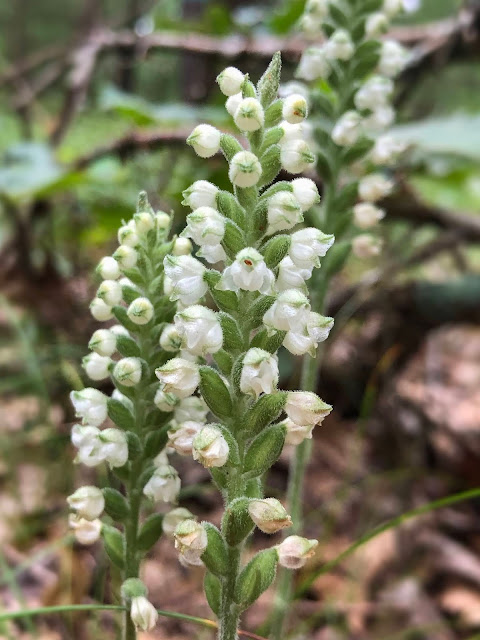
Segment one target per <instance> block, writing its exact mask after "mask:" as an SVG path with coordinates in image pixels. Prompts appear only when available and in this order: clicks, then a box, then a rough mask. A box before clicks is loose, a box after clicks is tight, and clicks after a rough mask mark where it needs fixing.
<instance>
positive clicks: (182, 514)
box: [162, 507, 195, 536]
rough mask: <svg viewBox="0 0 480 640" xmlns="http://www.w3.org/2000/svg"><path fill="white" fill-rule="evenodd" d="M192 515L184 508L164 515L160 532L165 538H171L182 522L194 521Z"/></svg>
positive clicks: (178, 508)
mask: <svg viewBox="0 0 480 640" xmlns="http://www.w3.org/2000/svg"><path fill="white" fill-rule="evenodd" d="M194 519H195V518H194V515H193V513H191V512H190V511H189V510H188V509H185V508H184V507H177V508H176V509H172V510H171V511H169V512H168V513H166V514H165V516H164V518H163V521H162V530H163V533H165V534H166V535H167V536H173V534H174V532H175V529H176V528H177V527H178V525H179V524H180V523H181V522H183V521H184V520H194Z"/></svg>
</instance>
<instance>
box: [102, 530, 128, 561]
mask: <svg viewBox="0 0 480 640" xmlns="http://www.w3.org/2000/svg"><path fill="white" fill-rule="evenodd" d="M102 537H103V543H104V545H105V551H106V553H107V555H108V557H109V558H110V560H111V561H112V562H113V564H114V565H115V566H116V567H118V568H119V569H123V568H124V545H125V539H124V537H123V535H122V534H121V533H120V531H119V530H118V529H116V528H115V527H111V526H110V525H108V524H104V525H102Z"/></svg>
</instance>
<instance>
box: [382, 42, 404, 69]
mask: <svg viewBox="0 0 480 640" xmlns="http://www.w3.org/2000/svg"><path fill="white" fill-rule="evenodd" d="M408 57H409V55H408V52H407V50H406V49H405V48H404V47H402V45H401V44H399V43H398V42H396V41H395V40H385V41H384V42H383V43H382V48H381V50H380V62H379V63H378V70H379V72H380V73H381V74H382V75H384V76H387V77H389V78H395V76H397V75H398V74H399V73H400V71H403V69H404V68H405V66H406V64H407V62H408Z"/></svg>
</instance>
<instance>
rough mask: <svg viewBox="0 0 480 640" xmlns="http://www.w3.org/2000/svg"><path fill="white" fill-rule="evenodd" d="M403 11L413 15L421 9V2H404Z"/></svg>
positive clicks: (411, 0)
mask: <svg viewBox="0 0 480 640" xmlns="http://www.w3.org/2000/svg"><path fill="white" fill-rule="evenodd" d="M402 4H403V9H404V11H406V12H407V13H413V12H414V11H418V9H419V8H420V0H403V2H402Z"/></svg>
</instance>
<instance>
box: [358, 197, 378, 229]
mask: <svg viewBox="0 0 480 640" xmlns="http://www.w3.org/2000/svg"><path fill="white" fill-rule="evenodd" d="M384 217H385V211H384V210H383V209H379V207H376V206H375V205H374V204H372V203H370V202H359V203H358V204H356V205H355V206H354V207H353V222H354V224H355V225H356V226H357V227H359V228H360V229H370V228H371V227H374V226H375V225H376V224H377V223H378V222H379V221H380V220H382V218H384Z"/></svg>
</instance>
